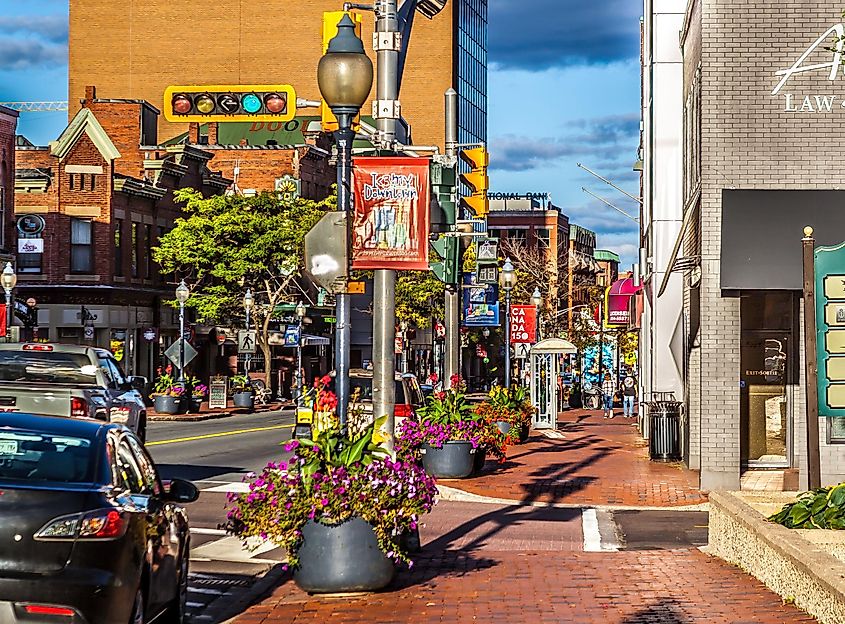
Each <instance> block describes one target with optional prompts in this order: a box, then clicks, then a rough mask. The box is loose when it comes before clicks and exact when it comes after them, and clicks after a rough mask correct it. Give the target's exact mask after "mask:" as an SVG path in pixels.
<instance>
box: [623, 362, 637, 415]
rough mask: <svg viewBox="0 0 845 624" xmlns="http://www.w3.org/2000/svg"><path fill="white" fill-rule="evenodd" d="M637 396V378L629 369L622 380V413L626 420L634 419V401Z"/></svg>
mask: <svg viewBox="0 0 845 624" xmlns="http://www.w3.org/2000/svg"><path fill="white" fill-rule="evenodd" d="M636 396H637V378H636V377H634V373H633V371H631V369H630V368H629V369H628V370H627V371H626V373H625V377H624V379H622V413H623V414H624V416H625V418H633V417H634V401H635V400H636Z"/></svg>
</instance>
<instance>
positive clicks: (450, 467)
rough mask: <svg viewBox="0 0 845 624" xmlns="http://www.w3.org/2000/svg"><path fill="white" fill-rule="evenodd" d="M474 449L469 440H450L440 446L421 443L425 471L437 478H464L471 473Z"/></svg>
mask: <svg viewBox="0 0 845 624" xmlns="http://www.w3.org/2000/svg"><path fill="white" fill-rule="evenodd" d="M475 450H476V449H474V448H472V443H471V442H462V441H455V440H450V441H449V442H446V443H445V444H444V445H443V447H442V448H435V447H433V446H430V445H428V444H423V447H422V449H421V452H422V463H423V468H425V471H426V472H427V473H428V474H430V475H431V476H432V477H435V478H438V479H464V478H466V477H468V476H470V475H471V474H472V468H473V465H474V463H475V457H474V456H475V454H476V453H475Z"/></svg>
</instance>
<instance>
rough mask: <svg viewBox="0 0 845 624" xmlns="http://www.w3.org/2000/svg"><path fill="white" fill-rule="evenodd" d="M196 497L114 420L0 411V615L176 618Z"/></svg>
mask: <svg viewBox="0 0 845 624" xmlns="http://www.w3.org/2000/svg"><path fill="white" fill-rule="evenodd" d="M198 495H199V492H198V491H197V488H196V487H195V486H194V485H193V484H192V483H189V482H187V481H181V480H178V479H174V480H173V481H171V482H170V483H169V485H168V486H167V487H165V486H164V485H163V484H162V482H161V480H160V478H159V475H158V473H157V470H156V467H155V464H154V463H153V460H152V459H151V458H150V456H149V454H148V453H147V452H146V450H145V449H144V447H143V445H142V444H141V442H140V440H139V439H138V438H137V437H136V436H135V434H134V433H132V432H131V431H130V430H129V429H127V428H126V427H124V426H123V425H119V424H112V423H103V422H99V421H96V420H92V419H87V418H79V419H76V418H73V419H71V418H61V417H55V416H34V415H31V414H19V413H14V414H10V413H4V414H0V622H3V623H4V624H35V623H38V624H44V623H47V622H66V623H68V624H127V623H129V624H136V623H137V624H141V623H143V624H146V623H148V622H152V621H153V619H155V618H159V619H156V622H169V623H171V624H177V623H179V624H181V622H182V621H183V619H184V614H185V607H186V600H187V591H188V559H189V549H190V536H189V530H188V516H187V514H186V512H185V510H184V509H183V508H182V507H181V505H180V504H181V503H188V502H192V501H194V500H196V499H197V496H198Z"/></svg>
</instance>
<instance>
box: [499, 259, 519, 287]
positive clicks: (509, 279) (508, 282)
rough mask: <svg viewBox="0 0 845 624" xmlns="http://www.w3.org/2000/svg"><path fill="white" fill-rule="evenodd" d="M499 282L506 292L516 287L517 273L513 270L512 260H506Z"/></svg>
mask: <svg viewBox="0 0 845 624" xmlns="http://www.w3.org/2000/svg"><path fill="white" fill-rule="evenodd" d="M499 281H500V283H501V286H502V288H504V289H505V290H510V289H512V288H513V287H514V286H515V285H516V271H515V270H514V268H513V264H512V263H511V259H510V258H506V259H505V264H503V265H502V272H501V274H500V275H499Z"/></svg>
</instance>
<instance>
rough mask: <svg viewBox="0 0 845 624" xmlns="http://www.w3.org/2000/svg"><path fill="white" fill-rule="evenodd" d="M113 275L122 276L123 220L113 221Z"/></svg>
mask: <svg viewBox="0 0 845 624" xmlns="http://www.w3.org/2000/svg"><path fill="white" fill-rule="evenodd" d="M114 274H115V275H116V276H117V277H121V276H122V275H123V219H115V220H114Z"/></svg>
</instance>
